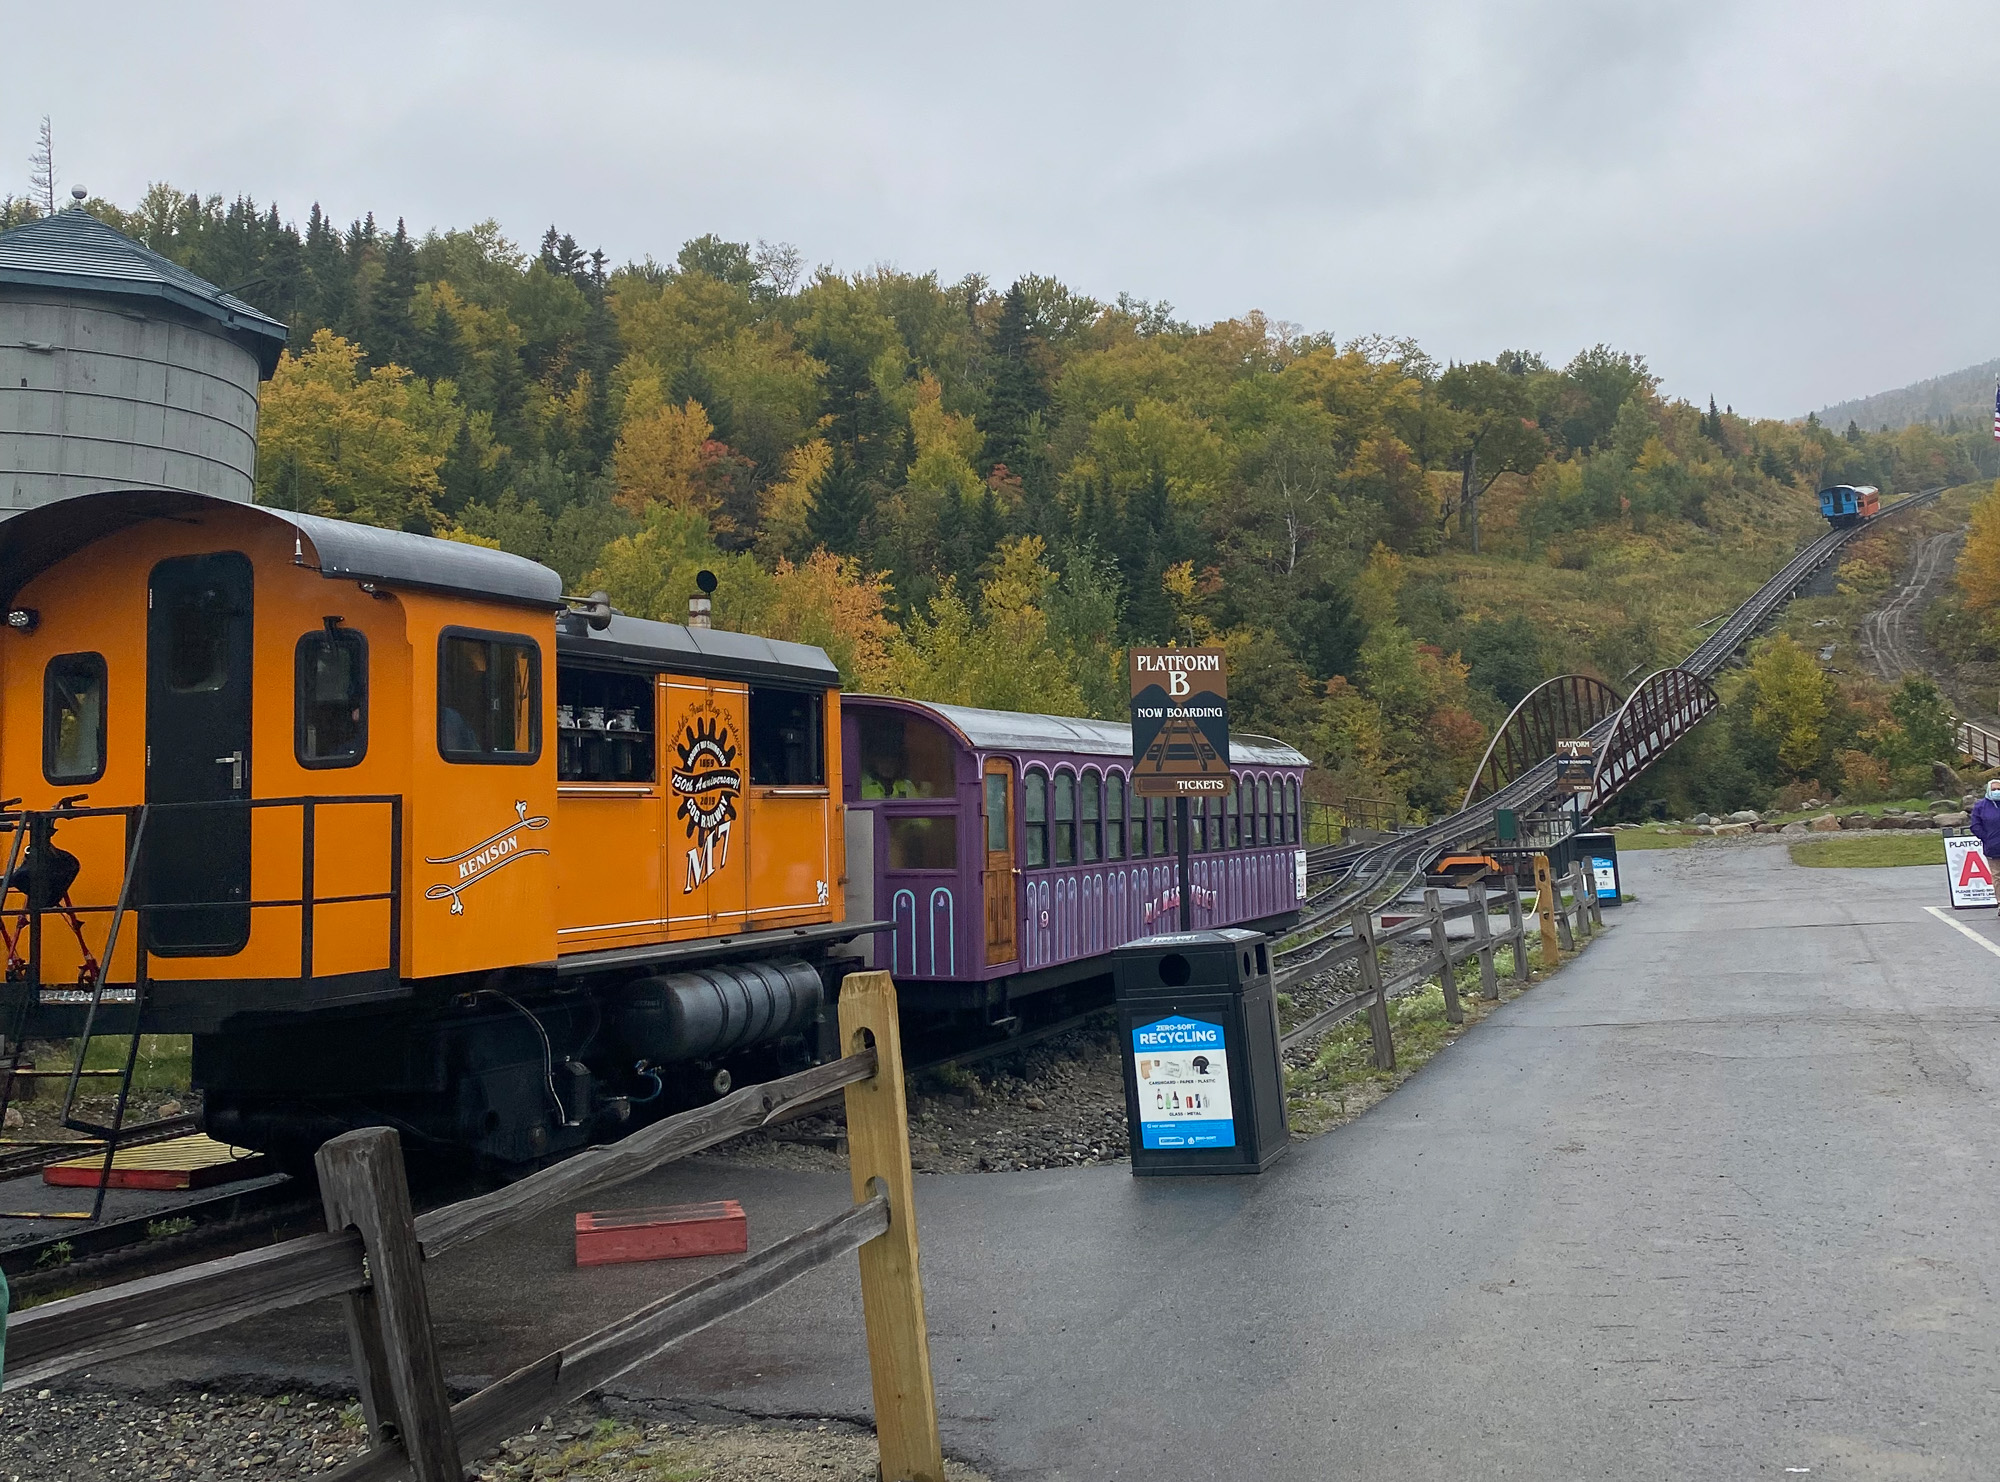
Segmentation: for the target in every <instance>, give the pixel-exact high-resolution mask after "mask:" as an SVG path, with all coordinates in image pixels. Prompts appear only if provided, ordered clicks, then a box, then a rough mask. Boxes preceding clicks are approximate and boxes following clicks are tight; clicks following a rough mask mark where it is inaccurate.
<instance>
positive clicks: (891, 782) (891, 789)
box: [858, 710, 957, 798]
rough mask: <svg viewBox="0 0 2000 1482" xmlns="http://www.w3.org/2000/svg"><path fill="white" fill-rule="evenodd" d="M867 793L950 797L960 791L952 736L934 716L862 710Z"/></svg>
mask: <svg viewBox="0 0 2000 1482" xmlns="http://www.w3.org/2000/svg"><path fill="white" fill-rule="evenodd" d="M858 719H859V721H860V733H861V796H862V797H864V798H948V797H950V796H952V794H953V793H954V792H955V791H956V790H957V782H956V780H955V778H954V777H953V774H952V754H951V738H950V737H949V736H947V735H946V734H945V733H944V731H943V730H942V729H941V728H940V727H938V726H935V725H933V724H931V723H930V722H929V721H926V720H922V719H920V718H918V717H917V716H914V715H903V714H900V713H899V712H896V711H893V710H863V711H861V712H860V714H859V717H858Z"/></svg>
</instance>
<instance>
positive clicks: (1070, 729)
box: [841, 695, 1307, 767]
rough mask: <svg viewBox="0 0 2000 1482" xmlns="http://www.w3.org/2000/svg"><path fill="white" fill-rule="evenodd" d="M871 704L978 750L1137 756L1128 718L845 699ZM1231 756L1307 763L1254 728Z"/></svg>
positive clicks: (1255, 762) (1240, 736) (1232, 737)
mask: <svg viewBox="0 0 2000 1482" xmlns="http://www.w3.org/2000/svg"><path fill="white" fill-rule="evenodd" d="M871 702H873V703H876V704H882V705H887V706H889V707H891V708H898V709H911V710H921V711H924V712H926V713H928V714H930V715H933V716H936V717H937V718H938V719H939V720H942V721H943V722H945V724H947V725H948V726H950V727H951V728H952V729H953V730H955V731H956V732H958V734H959V736H960V738H961V739H962V740H964V742H965V744H966V745H968V746H970V747H971V748H972V749H973V750H975V751H1068V752H1074V753H1076V754H1077V755H1080V756H1107V757H1118V758H1121V759H1123V760H1125V761H1130V760H1131V759H1132V727H1131V726H1129V725H1127V724H1126V723H1124V722H1123V721H1114V720H1085V719H1083V718H1082V717H1080V716H1069V715H1033V714H1029V713H1027V712H1025V711H1018V710H976V709H974V708H972V707H971V706H969V705H939V704H935V703H933V702H932V701H929V700H902V699H897V698H895V697H894V696H891V695H848V696H845V697H844V698H843V699H842V701H841V703H842V704H843V705H844V706H845V705H854V704H857V703H859V704H861V705H862V706H864V707H865V706H866V705H868V704H869V703H871ZM1229 760H1230V762H1231V764H1233V765H1239V766H1263V767H1303V766H1306V765H1307V761H1306V758H1305V757H1304V756H1302V755H1301V754H1300V753H1298V752H1297V751H1295V750H1293V749H1292V748H1291V747H1289V746H1287V745H1286V744H1285V743H1284V742H1282V741H1279V740H1277V739H1275V738H1273V737H1270V736H1259V735H1255V734H1253V733H1251V732H1248V731H1232V732H1230V734H1229Z"/></svg>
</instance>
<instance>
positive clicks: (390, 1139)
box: [5, 972, 944, 1482]
mask: <svg viewBox="0 0 2000 1482" xmlns="http://www.w3.org/2000/svg"><path fill="white" fill-rule="evenodd" d="M840 1035H841V1043H842V1044H843V1045H844V1046H845V1047H846V1049H847V1055H846V1057H845V1058H844V1059H840V1060H835V1061H832V1062H830V1063H829V1064H826V1065H817V1066H814V1067H813V1068H812V1069H810V1070H805V1071H801V1072H800V1073H799V1074H797V1075H793V1076H787V1077H785V1078H784V1079H782V1080H777V1081H771V1082H767V1083H765V1084H763V1085H759V1086H745V1087H743V1088H742V1089H741V1090H738V1091H735V1092H733V1093H732V1094H730V1095H728V1096H725V1097H723V1098H722V1099H721V1100H720V1101H716V1102H712V1103H710V1104H709V1105H707V1106H704V1107H699V1108H697V1109H696V1110H694V1111H690V1112H685V1113H682V1114H681V1115H679V1116H675V1117H669V1118H667V1119H666V1120H664V1121H661V1122H658V1123H656V1124H654V1125H653V1126H651V1127H648V1128H645V1129H644V1130H642V1131H639V1132H635V1133H633V1134H632V1135H631V1136H629V1137H626V1138H624V1139H622V1140H621V1141H619V1142H616V1143H611V1144H607V1145H605V1146H601V1147H594V1148H589V1149H586V1150H585V1151H583V1152H580V1153H578V1154H576V1155H575V1156H574V1157H571V1158H568V1159H566V1160H565V1161H563V1162H561V1163H558V1164H556V1165H555V1166H553V1167H551V1168H547V1169H544V1170H543V1171H541V1172H540V1173H536V1174H534V1175H532V1176H530V1177H528V1178H525V1179H522V1180H521V1181H520V1182H519V1183H515V1184H511V1185H509V1186H507V1187H505V1188H502V1189H499V1190H496V1191H495V1192H493V1193H490V1194H484V1195H481V1196H479V1197H477V1198H474V1199H467V1200H465V1201H463V1202H461V1203H458V1204H452V1205H448V1206H446V1207H444V1208H442V1209H435V1210H432V1211H430V1212H429V1213H427V1214H424V1215H419V1216H413V1215H412V1212H411V1207H410V1195H409V1186H408V1184H407V1182H406V1180H405V1177H404V1171H403V1155H402V1147H401V1144H400V1143H399V1142H398V1141H397V1138H396V1134H395V1133H394V1132H392V1131H390V1130H388V1129H387V1128H366V1129H363V1130H361V1131H357V1132H349V1133H346V1134H344V1135H342V1136H340V1137H336V1138H334V1139H333V1140H332V1141H330V1142H328V1143H327V1144H326V1145H325V1146H324V1147H322V1148H321V1149H320V1151H319V1154H318V1158H317V1162H318V1166H319V1175H320V1189H321V1195H322V1197H323V1199H324V1201H325V1205H326V1217H327V1230H326V1233H324V1234H320V1235H308V1236H304V1237H302V1238H300V1239H296V1240H287V1241H284V1242H282V1243H281V1244H277V1245H272V1246H267V1247H265V1248H264V1249H261V1250H253V1251H246V1252H244V1253H243V1254H241V1255H235V1256H228V1257H225V1258H223V1259H221V1260H215V1261H208V1262H205V1263H203V1264H201V1265H197V1266H189V1267H186V1268H184V1269H182V1270H179V1271H173V1272H169V1273H166V1274H164V1275H161V1276H154V1277H149V1278H146V1279H144V1280H141V1281H134V1282H129V1283H126V1284H124V1285H122V1286H115V1287H110V1288H107V1289H105V1290H103V1291H98V1292H90V1293H87V1294H85V1295H83V1296H78V1297H70V1298H67V1299H65V1300H63V1301H59V1302H50V1303H48V1304H46V1305H44V1306H41V1307H34V1308H30V1309H28V1310H27V1311H25V1312H21V1313H17V1314H15V1315H14V1316H13V1317H12V1318H10V1319H9V1320H8V1323H7V1361H8V1362H7V1369H6V1382H5V1388H6V1389H7V1390H9V1391H13V1390H19V1389H26V1388H29V1387H30V1386H34V1385H39V1384H42V1383H45V1382H46V1381H47V1380H49V1379H52V1378H54V1377H55V1376H57V1375H59V1374H65V1373H69V1372H72V1371H74V1370H77V1369H81V1368H85V1367H87V1366H91V1365H95V1364H102V1363H107V1362H110V1361H111V1360H114V1359H120V1358H125V1357H128V1356H130V1355H132V1354H136V1353H142V1352H145V1351H146V1350H148V1349H152V1348H158V1347H160V1346H161V1345H163V1344H167V1343H172V1342H175V1341H176V1340H178V1339H181V1338H186V1337H190V1336H192V1335H194V1334H196V1333H205V1332H211V1331H213V1330H215V1329H217V1328H223V1327H227V1326H229V1325H231V1324H233V1323H237V1322H241V1321H243V1320H244V1319H246V1318H250V1317H256V1316H261V1315H262V1314H265V1313H270V1312H278V1311H282V1310H284V1309H286V1308H290V1307H297V1306H300V1305H302V1304H303V1303H306V1302H312V1301H317V1300H319V1299H320V1298H323V1297H341V1298H342V1299H344V1301H345V1304H346V1325H347V1335H348V1343H349V1348H350V1351H351V1353H352V1355H353V1361H354V1368H355V1372H356V1376H357V1378H358V1380H359V1387H360V1391H361V1406H362V1411H363V1414H364V1415H365V1417H366V1419H367V1423H368V1432H369V1436H370V1438H371V1439H372V1441H373V1442H374V1445H373V1446H372V1448H371V1449H370V1450H369V1451H367V1452H366V1453H364V1454H363V1455H361V1456H359V1457H357V1458H355V1459H354V1460H352V1461H350V1462H348V1463H347V1464H346V1465H345V1466H343V1467H341V1468H339V1469H338V1470H336V1471H333V1472H329V1473H324V1474H322V1475H324V1476H327V1477H331V1478H336V1479H340V1482H361V1479H364V1478H366V1479H370V1482H373V1479H390V1478H404V1477H414V1478H415V1479H416V1482H460V1479H462V1478H463V1476H464V1475H465V1469H466V1466H467V1464H468V1462H470V1461H471V1460H473V1459H475V1458H477V1457H479V1456H480V1455H482V1454H484V1453H485V1452H487V1451H490V1450H491V1449H492V1448H493V1447H494V1446H496V1445H498V1444H499V1443H500V1442H501V1441H502V1440H504V1439H505V1438H506V1437H508V1436H510V1435H514V1434H517V1433H518V1432H520V1431H523V1430H526V1429H528V1428H529V1427H530V1426H532V1425H534V1424H535V1423H536V1422H537V1421H539V1420H541V1419H542V1418H543V1417H545V1416H547V1415H549V1414H552V1413H553V1412H554V1411H556V1410H558V1409H560V1408H561V1407H563V1406H564V1405H567V1404H570V1403H572V1402H574V1401H576V1400H579V1399H582V1398H583V1397H584V1396H585V1395H586V1394H588V1393H589V1392H590V1391H591V1390H593V1389H595V1388H597V1387H599V1386H601V1385H603V1384H606V1383H608V1382H609V1381H611V1380H612V1379H615V1378H616V1377H618V1376H619V1375H620V1374H623V1373H625V1372H626V1371H627V1370H629V1369H632V1368H634V1367H636V1366H637V1365H639V1364H641V1363H644V1362H645V1361H646V1360H647V1359H650V1358H652V1357H654V1356H655V1355H657V1354H659V1353H660V1352H662V1351H663V1350H665V1349H666V1348H668V1347H669V1346H671V1345H672V1344H674V1343H677V1342H679V1341H680V1340H681V1339H683V1338H686V1337H688V1336H689V1335H690V1334H693V1333H696V1332H699V1331H701V1330H702V1329H703V1328H706V1327H709V1326H710V1325H712V1324H714V1323H717V1322H720V1321H721V1320H723V1319H724V1318H727V1317H730V1316H732V1315H733V1314H735V1313H738V1312H741V1311H742V1310H743V1309H744V1308H746V1307H748V1306H749V1305H750V1304H751V1303H753V1302H756V1301H758V1300H760V1299H762V1298H764V1297H767V1296H769V1295H771V1294H772V1293H773V1292H775V1291H777V1290H778V1289H779V1288H780V1287H782V1286H784V1285H785V1284H786V1283H788V1282H790V1281H792V1280H794V1279H795V1278H797V1277H799V1276H802V1275H804V1274H805V1273H806V1272H808V1271H810V1270H812V1269H813V1268H814V1267H816V1266H820V1265H823V1264H825V1263H826V1262H828V1261H831V1260H833V1259H835V1258H836V1257H839V1256H841V1255H844V1254H846V1253H847V1252H848V1251H850V1250H856V1251H859V1253H860V1265H861V1299H862V1312H863V1317H864V1321H865V1323H866V1326H867V1335H868V1360H869V1366H870V1370H871V1378H872V1381H873V1388H874V1397H875V1429H876V1437H877V1443H878V1445H879V1447H880V1451H881V1465H882V1476H883V1477H884V1478H885V1479H887V1482H903V1479H910V1482H942V1479H943V1477H944V1460H943V1454H942V1450H941V1447H940V1443H939V1439H938V1427H937V1402H936V1396H935V1393H934V1391H933V1388H932V1376H931V1362H930V1342H929V1338H928V1336H927V1334H926V1330H925V1327H924V1299H923V1286H922V1282H921V1280H920V1279H919V1276H918V1271H917V1231H916V1223H915V1217H914V1212H913V1209H912V1202H911V1175H910V1134H909V1118H908V1113H907V1108H906V1106H905V1103H904V1092H903V1053H902V1041H901V1038H900V1035H899V1033H898V1027H897V1019H896V989H895V985H894V983H893V982H892V981H891V980H890V977H889V975H888V974H887V973H879V972H868V973H855V974H852V975H850V976H849V977H848V978H847V979H846V981H845V982H844V983H843V984H842V986H841V994H840ZM843 1088H844V1090H845V1094H846V1099H847V1145H848V1155H849V1160H850V1163H851V1167H852V1174H853V1186H854V1203H853V1204H852V1206H850V1207H849V1208H848V1209H846V1210H844V1211H842V1212H841V1213H839V1214H836V1215H835V1216H833V1218H831V1219H829V1220H826V1221H824V1222H822V1223H820V1224H818V1225H815V1226H813V1227H812V1228H811V1229H809V1230H803V1231H801V1232H799V1233H798V1234H796V1235H793V1236H790V1237H789V1238H787V1239H784V1240H780V1241H779V1242H778V1243H777V1244H775V1245H772V1246H770V1247H768V1248H766V1249H764V1250H761V1251H758V1252H757V1253H756V1254H755V1255H752V1256H750V1257H748V1258H747V1259H745V1260H742V1261H739V1262H738V1263H736V1264H735V1265H733V1266H731V1267H729V1268H728V1269H727V1270H724V1271H720V1272H717V1273H716V1274H715V1275H713V1276H710V1277H707V1278H705V1279H704V1280H701V1281H697V1282H695V1283H693V1284H692V1285H690V1286H687V1287H684V1288H682V1289H681V1290H679V1291H676V1292H673V1293H671V1294H670V1295H668V1296H665V1297H662V1298H661V1299H660V1300H658V1301H656V1302H653V1303H651V1304H649V1305H647V1306H645V1307H641V1308H640V1309H638V1310H637V1311H636V1312H632V1313H628V1314H627V1315H626V1316H624V1317H622V1318H620V1319H619V1320H618V1321H616V1322H614V1323H611V1324H610V1325H609V1326H607V1327H604V1328H600V1329H598V1330H597V1331H596V1332H594V1333H591V1334H588V1335H586V1336H585V1337H582V1338H579V1339H577V1340H576V1341H574V1342H572V1343H570V1344H568V1345H566V1346H564V1347H563V1348H560V1349H558V1350H556V1351H555V1352H553V1353H550V1354H548V1355H547V1356H546V1357H544V1358H542V1359H540V1360H538V1361H537V1362H535V1363H532V1364H530V1365H528V1366H527V1367H526V1368H523V1369H519V1370H516V1371H515V1372H514V1373H512V1374H509V1375H508V1376H507V1377H506V1378H504V1379H501V1380H499V1381H498V1382H496V1383H494V1384H491V1385H488V1386H487V1387H486V1388H485V1389H482V1390H480V1391H479V1392H478V1393H476V1394H474V1395H471V1396H470V1397H468V1398H466V1399H463V1400H460V1401H459V1402H458V1403H457V1404H455V1405H454V1404H452V1403H451V1401H450V1397H449V1395H448V1394H447V1392H446V1389H445V1382H444V1371H443V1368H442V1367H441V1365H440V1361H439V1355H438V1349H437V1341H436V1337H435V1335H434V1331H433V1328H432V1325H431V1319H430V1307H429V1300H428V1297H427V1294H426V1291H425V1284H424V1274H423V1266H424V1263H425V1262H426V1261H429V1260H433V1259H435V1258H436V1257H437V1256H439V1255H441V1254H442V1253H444V1252H445V1251H447V1250H450V1249H452V1248H454V1247H456V1246H459V1245H463V1244H465V1243H466V1242H467V1241H470V1240H475V1239H478V1238H479V1237H480V1236H482V1235H490V1234H492V1233H493V1232H495V1231H496V1230H503V1229H506V1228H507V1227H508V1226H510V1225H515V1224H519V1223H520V1222H521V1221H523V1220H526V1219H530V1218H532V1217H534V1216H536V1215H541V1214H546V1213H548V1212H549V1211H551V1210H554V1209H557V1208H560V1207H562V1206H563V1205H566V1204H569V1203H571V1202H573V1201H575V1200H577V1199H580V1198H582V1197H584V1196H585V1195H590V1194H596V1193H599V1192H601V1191H603V1190H605V1189H609V1188H612V1187H614V1186H616V1185H618V1184H622V1183H625V1182H628V1181H629V1180H632V1179H635V1178H638V1177H640V1176H642V1175H644V1174H646V1173H650V1172H651V1171H652V1170H654V1169H655V1168H658V1167H660V1166H661V1165H662V1164H664V1163H668V1162H671V1161H673V1160H674V1159H676V1158H684V1157H686V1156H688V1155H689V1154H691V1153H696V1152H700V1151H701V1150H702V1149H703V1148H708V1147H713V1146H715V1145H716V1144H717V1143H720V1142H724V1141H727V1140H728V1139H729V1138H732V1137H735V1136H737V1135H738V1134H740V1133H743V1132H748V1131H751V1130H753V1129H755V1128H758V1127H763V1126H767V1125H770V1124H771V1123H773V1122H776V1121H778V1120H781V1119H782V1118H783V1117H784V1115H785V1113H787V1112H788V1111H790V1110H791V1109H793V1108H795V1107H798V1106H800V1105H802V1104H805V1103H807V1102H810V1101H814V1100H818V1099H820V1098H822V1097H824V1096H826V1095H827V1094H828V1093H829V1092H831V1091H835V1090H841V1089H843Z"/></svg>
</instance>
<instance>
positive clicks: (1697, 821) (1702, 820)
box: [1693, 813, 1715, 828]
mask: <svg viewBox="0 0 2000 1482" xmlns="http://www.w3.org/2000/svg"><path fill="white" fill-rule="evenodd" d="M1714 822H1715V820H1714V819H1713V818H1710V817H1709V816H1708V815H1707V814H1706V813H1697V814H1695V816H1694V819H1693V823H1694V825H1695V826H1696V827H1697V828H1699V827H1701V826H1702V825H1703V824H1708V823H1714Z"/></svg>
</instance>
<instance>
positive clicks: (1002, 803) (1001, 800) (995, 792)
mask: <svg viewBox="0 0 2000 1482" xmlns="http://www.w3.org/2000/svg"><path fill="white" fill-rule="evenodd" d="M1007 847H1008V842H1007V776H1006V774H1005V773H1004V772H988V773H987V774H986V852H987V853H988V854H1005V853H1006V852H1007Z"/></svg>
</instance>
